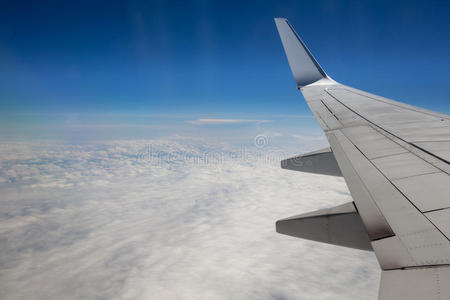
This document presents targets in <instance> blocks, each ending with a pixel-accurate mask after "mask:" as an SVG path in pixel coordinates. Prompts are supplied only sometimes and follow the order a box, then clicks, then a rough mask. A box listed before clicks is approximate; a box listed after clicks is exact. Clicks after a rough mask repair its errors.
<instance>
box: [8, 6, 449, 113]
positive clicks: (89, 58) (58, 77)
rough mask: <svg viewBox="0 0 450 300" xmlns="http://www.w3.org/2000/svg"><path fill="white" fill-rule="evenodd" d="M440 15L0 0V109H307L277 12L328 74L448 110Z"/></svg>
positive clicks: (375, 9)
mask: <svg viewBox="0 0 450 300" xmlns="http://www.w3.org/2000/svg"><path fill="white" fill-rule="evenodd" d="M449 15H450V3H449V2H447V1H298V0H297V1H242V0H240V1H72V2H69V1H29V3H27V4H25V2H22V1H2V2H1V4H0V109H1V112H2V114H3V116H4V118H6V119H8V118H12V117H11V116H13V115H17V114H23V113H26V114H27V113H37V114H58V113H62V114H78V113H100V114H103V113H109V114H118V113H133V114H135V113H138V114H139V113H142V114H161V115H162V114H169V115H171V114H172V115H173V114H192V115H196V114H197V115H201V116H210V115H211V116H221V117H226V116H227V115H233V116H236V115H242V116H245V117H248V116H252V115H264V116H270V115H271V114H289V115H306V114H310V113H309V111H308V109H307V107H306V105H305V104H304V103H303V101H302V97H301V96H300V95H299V93H298V92H297V91H296V90H295V84H294V81H293V79H292V76H291V73H290V70H289V67H288V64H287V60H286V58H285V56H284V52H283V50H282V46H281V43H280V40H279V37H278V34H277V32H276V28H275V25H274V22H273V18H274V17H286V18H288V19H289V20H290V22H291V23H292V24H293V25H294V27H295V28H296V30H297V32H298V33H299V34H300V35H301V36H302V38H303V40H304V41H305V42H306V44H307V45H308V47H309V48H310V50H311V51H312V53H313V54H314V56H315V57H316V58H317V59H318V61H319V63H320V64H321V65H322V66H323V68H324V69H325V71H326V72H327V73H328V74H329V75H330V76H331V77H333V78H334V79H335V80H337V81H339V82H341V83H344V84H347V85H350V86H353V87H356V88H359V89H363V90H366V91H369V92H374V93H376V94H379V95H382V96H386V97H389V98H393V99H396V100H400V101H404V102H407V103H410V104H413V105H419V106H422V107H426V108H429V109H433V110H439V111H443V112H446V113H449V112H450V104H449V97H448V95H449V93H450V68H449V66H450V39H449V34H450V18H449V17H448V16H449Z"/></svg>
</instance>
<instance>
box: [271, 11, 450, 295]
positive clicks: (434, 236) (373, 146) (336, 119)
mask: <svg viewBox="0 0 450 300" xmlns="http://www.w3.org/2000/svg"><path fill="white" fill-rule="evenodd" d="M275 23H276V26H277V28H278V32H279V34H280V37H281V41H282V44H283V47H284V50H285V52H286V56H287V59H288V62H289V65H290V67H291V71H292V74H293V75H294V78H295V80H296V83H297V88H298V89H300V90H301V92H302V94H303V96H304V97H305V99H306V102H307V104H308V106H309V108H310V109H311V111H312V113H313V114H314V116H315V117H316V119H317V121H318V122H319V124H320V126H321V127H322V129H323V130H324V132H325V134H326V137H327V139H328V142H329V144H330V147H331V148H329V149H323V150H319V151H315V152H313V153H308V154H305V155H301V156H298V157H294V158H291V159H288V160H285V161H282V167H283V168H286V169H291V170H297V171H305V172H312V173H319V174H326V175H333V176H343V177H344V179H345V182H346V184H347V186H348V189H349V191H350V194H351V196H352V198H353V203H352V202H350V203H348V204H346V205H343V206H338V207H336V208H330V209H326V210H321V211H317V212H312V213H308V214H305V215H300V216H295V217H291V218H288V219H284V220H280V221H278V222H277V226H276V227H277V231H278V232H280V233H284V234H288V235H291V236H296V237H302V238H307V239H312V240H316V241H320V242H326V243H331V244H337V245H341V246H347V247H353V248H358V249H363V250H369V251H371V250H373V251H374V252H375V255H376V257H377V259H378V261H379V264H380V267H381V269H382V273H381V282H380V290H379V299H381V300H386V299H450V177H449V174H450V165H449V163H450V116H449V115H446V114H441V113H437V112H433V111H429V110H426V109H422V108H418V107H414V106H411V105H407V104H404V103H401V102H397V101H393V100H389V99H386V98H383V97H380V96H376V95H373V94H370V93H366V92H363V91H360V90H357V89H354V88H351V87H348V86H345V85H342V84H339V83H337V82H335V81H334V80H332V79H331V78H330V77H329V76H328V75H327V74H326V73H325V72H324V71H323V69H322V68H321V67H320V65H319V64H318V63H317V61H316V60H315V59H314V57H313V56H312V54H311V53H310V51H309V50H308V49H307V48H306V46H305V44H304V43H303V42H302V40H301V39H300V37H299V36H298V35H297V34H296V33H295V31H294V29H293V28H292V26H291V25H290V24H289V22H288V21H287V20H286V19H283V18H276V19H275Z"/></svg>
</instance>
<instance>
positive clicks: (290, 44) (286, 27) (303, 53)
mask: <svg viewBox="0 0 450 300" xmlns="http://www.w3.org/2000/svg"><path fill="white" fill-rule="evenodd" d="M275 24H276V25H277V29H278V33H279V34H280V38H281V42H282V43H283V47H284V52H285V53H286V56H287V59H288V61H289V66H290V67H291V71H292V75H294V79H295V81H296V82H297V86H298V87H303V86H305V85H308V84H311V83H313V82H316V81H318V80H320V79H323V78H327V79H329V77H328V76H327V74H326V73H325V71H324V70H323V69H322V67H321V66H320V65H319V63H318V62H317V61H316V60H315V59H314V57H313V56H312V54H311V52H309V50H308V48H306V46H305V44H304V43H303V41H302V40H301V38H300V37H299V36H298V35H297V33H296V32H295V31H294V28H292V26H291V24H289V22H288V20H287V19H284V18H275Z"/></svg>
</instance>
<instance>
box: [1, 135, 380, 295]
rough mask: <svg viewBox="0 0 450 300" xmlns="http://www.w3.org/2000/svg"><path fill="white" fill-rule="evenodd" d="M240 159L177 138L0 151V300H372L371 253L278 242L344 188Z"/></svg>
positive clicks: (263, 156) (340, 198)
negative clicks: (284, 224) (287, 220)
mask: <svg viewBox="0 0 450 300" xmlns="http://www.w3.org/2000/svg"><path fill="white" fill-rule="evenodd" d="M148 145H149V146H148ZM149 149H150V150H149ZM240 151H241V149H235V148H232V147H229V146H227V145H225V144H209V143H206V142H202V141H200V140H196V141H193V140H190V139H183V138H181V137H178V138H177V137H174V138H171V139H159V140H151V141H114V142H108V143H87V144H84V145H73V144H62V143H47V144H43V143H39V142H33V143H31V142H30V143H9V144H0V159H1V168H0V178H2V181H0V188H1V191H2V197H1V198H0V206H1V207H2V212H1V213H0V298H1V299H30V298H32V299H94V298H95V299H149V298H150V299H267V298H269V299H336V298H342V299H375V298H376V294H377V289H378V279H379V267H378V264H377V262H376V259H375V257H374V255H373V254H372V253H368V252H363V251H358V250H352V249H347V248H341V247H335V246H331V245H326V244H319V243H315V242H310V241H305V240H300V239H295V238H291V237H287V236H283V235H280V234H277V233H276V232H275V228H274V226H275V225H274V224H275V221H276V220H277V219H280V218H284V217H287V216H291V215H295V214H299V213H303V212H307V211H310V210H315V209H320V208H324V207H327V206H332V205H337V204H339V203H342V202H346V201H349V200H350V199H349V195H348V193H347V189H346V186H345V183H344V181H343V180H342V179H341V178H335V177H326V176H318V175H311V174H303V173H299V172H292V171H286V170H282V169H280V168H279V163H278V159H279V157H276V156H277V155H279V153H277V152H262V151H261V152H258V151H259V150H252V149H249V150H247V152H245V153H244V154H242V153H241V152H240ZM208 153H209V154H208ZM214 155H216V156H214ZM283 155H284V154H283ZM267 156H275V157H267ZM217 157H219V158H220V159H214V158H217ZM211 158H213V159H211Z"/></svg>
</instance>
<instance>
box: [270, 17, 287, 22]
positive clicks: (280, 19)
mask: <svg viewBox="0 0 450 300" xmlns="http://www.w3.org/2000/svg"><path fill="white" fill-rule="evenodd" d="M273 20H274V21H275V22H276V21H287V19H286V18H281V17H277V18H273Z"/></svg>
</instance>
